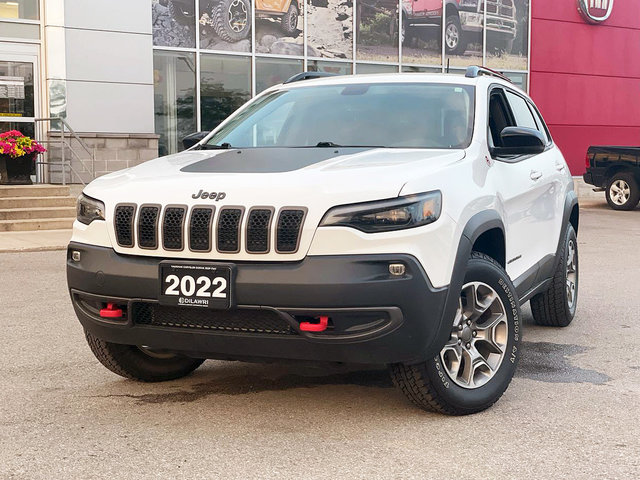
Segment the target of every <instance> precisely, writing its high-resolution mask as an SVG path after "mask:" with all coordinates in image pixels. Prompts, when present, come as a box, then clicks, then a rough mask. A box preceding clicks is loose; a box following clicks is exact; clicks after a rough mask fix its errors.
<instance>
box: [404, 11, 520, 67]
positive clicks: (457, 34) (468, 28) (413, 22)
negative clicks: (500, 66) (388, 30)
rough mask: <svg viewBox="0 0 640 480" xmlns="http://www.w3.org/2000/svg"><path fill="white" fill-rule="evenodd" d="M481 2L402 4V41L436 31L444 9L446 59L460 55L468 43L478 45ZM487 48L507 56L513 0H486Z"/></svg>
mask: <svg viewBox="0 0 640 480" xmlns="http://www.w3.org/2000/svg"><path fill="white" fill-rule="evenodd" d="M484 4H485V2H483V1H482V0H403V2H402V32H401V33H402V41H403V42H405V41H407V40H409V39H411V38H412V37H413V36H415V31H416V28H418V27H429V26H432V27H440V25H442V16H443V15H442V10H443V5H444V11H445V12H444V17H445V19H446V20H445V21H446V23H445V27H444V28H445V31H444V42H445V48H446V53H447V54H448V55H462V54H463V53H464V52H465V51H466V50H467V45H468V44H469V43H478V42H482V23H483V19H484ZM486 4H487V45H491V46H492V48H493V49H495V50H499V51H500V52H503V53H511V50H512V49H513V41H514V39H515V38H516V33H517V25H518V21H517V19H516V6H515V2H514V0H487V1H486Z"/></svg>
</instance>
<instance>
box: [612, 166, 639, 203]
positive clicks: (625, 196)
mask: <svg viewBox="0 0 640 480" xmlns="http://www.w3.org/2000/svg"><path fill="white" fill-rule="evenodd" d="M605 195H606V197H607V203H608V204H609V206H610V207H611V208H613V209H614V210H633V209H634V208H636V206H637V205H638V202H639V201H640V188H639V187H638V182H637V180H636V178H635V177H634V176H633V174H632V173H629V172H620V173H616V174H615V175H614V176H613V177H611V179H610V180H609V184H608V185H607V189H606V191H605Z"/></svg>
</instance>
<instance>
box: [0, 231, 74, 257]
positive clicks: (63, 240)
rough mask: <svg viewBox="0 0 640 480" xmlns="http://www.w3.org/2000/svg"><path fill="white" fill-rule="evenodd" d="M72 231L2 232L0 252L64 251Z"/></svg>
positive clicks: (0, 235)
mask: <svg viewBox="0 0 640 480" xmlns="http://www.w3.org/2000/svg"><path fill="white" fill-rule="evenodd" d="M70 239H71V230H36V231H32V232H0V252H42V251H46V250H64V249H65V248H67V245H68V244H69V240H70Z"/></svg>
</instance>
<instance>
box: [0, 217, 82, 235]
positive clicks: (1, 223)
mask: <svg viewBox="0 0 640 480" xmlns="http://www.w3.org/2000/svg"><path fill="white" fill-rule="evenodd" d="M74 220H75V218H36V219H31V220H0V232H25V231H33V230H63V229H69V228H71V227H72V225H73V221H74Z"/></svg>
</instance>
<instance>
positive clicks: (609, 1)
mask: <svg viewBox="0 0 640 480" xmlns="http://www.w3.org/2000/svg"><path fill="white" fill-rule="evenodd" d="M612 10H613V0H578V11H579V12H580V15H582V17H583V18H584V19H585V20H586V21H587V22H589V23H594V24H595V23H602V22H604V21H605V20H606V19H608V18H609V17H610V16H611V11H612Z"/></svg>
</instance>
